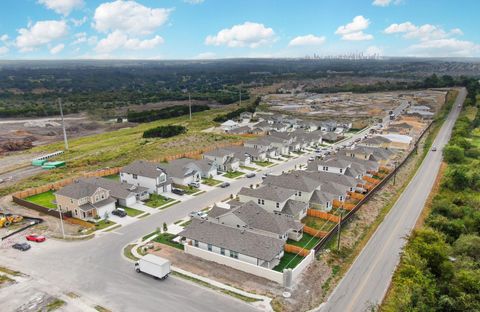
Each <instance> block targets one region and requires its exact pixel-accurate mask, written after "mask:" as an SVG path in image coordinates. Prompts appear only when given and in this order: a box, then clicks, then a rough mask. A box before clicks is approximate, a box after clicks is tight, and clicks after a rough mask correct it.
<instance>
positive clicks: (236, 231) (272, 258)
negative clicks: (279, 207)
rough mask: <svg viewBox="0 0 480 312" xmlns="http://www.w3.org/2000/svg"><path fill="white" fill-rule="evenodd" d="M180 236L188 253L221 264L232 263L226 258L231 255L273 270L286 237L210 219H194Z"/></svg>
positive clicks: (277, 262)
mask: <svg viewBox="0 0 480 312" xmlns="http://www.w3.org/2000/svg"><path fill="white" fill-rule="evenodd" d="M178 235H179V236H181V237H183V239H182V242H184V244H185V245H186V246H185V252H186V253H190V254H192V255H195V256H199V257H204V258H206V259H207V260H210V261H214V262H217V263H220V264H227V263H228V264H231V263H232V261H225V260H224V259H225V258H226V257H227V258H233V259H235V260H238V261H242V262H246V263H249V264H251V265H255V266H261V267H264V268H267V269H273V268H274V267H275V266H277V265H278V264H279V263H280V259H281V258H282V257H283V254H284V251H283V248H284V246H285V241H284V240H283V239H280V238H275V237H271V236H268V235H263V234H259V233H258V232H256V231H251V230H249V229H247V228H241V227H238V228H237V227H232V226H229V225H225V224H221V223H218V222H214V221H210V220H200V219H196V218H194V219H192V223H190V224H189V225H188V226H187V227H186V228H185V229H184V230H183V231H182V232H180V233H179V234H178ZM201 251H203V252H201ZM205 251H207V252H208V253H205ZM233 263H234V262H233ZM238 269H241V267H238Z"/></svg>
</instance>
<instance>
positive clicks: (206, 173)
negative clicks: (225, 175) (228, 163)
mask: <svg viewBox="0 0 480 312" xmlns="http://www.w3.org/2000/svg"><path fill="white" fill-rule="evenodd" d="M191 164H192V166H193V168H196V170H197V171H198V172H200V175H201V177H202V178H213V177H215V176H217V175H218V170H217V167H218V166H217V163H216V162H215V161H214V160H209V159H198V160H193V161H192V163H191Z"/></svg>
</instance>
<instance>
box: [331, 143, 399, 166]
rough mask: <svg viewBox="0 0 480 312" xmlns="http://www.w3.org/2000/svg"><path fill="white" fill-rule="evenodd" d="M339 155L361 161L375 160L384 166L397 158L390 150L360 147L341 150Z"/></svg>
mask: <svg viewBox="0 0 480 312" xmlns="http://www.w3.org/2000/svg"><path fill="white" fill-rule="evenodd" d="M338 154H339V155H346V156H349V157H355V158H359V159H366V160H373V161H376V162H378V163H379V164H380V165H382V166H386V165H389V164H390V162H391V160H392V159H394V158H395V154H394V153H393V152H392V151H391V150H389V149H386V148H374V147H365V146H358V147H356V148H354V149H345V150H340V151H339V152H338Z"/></svg>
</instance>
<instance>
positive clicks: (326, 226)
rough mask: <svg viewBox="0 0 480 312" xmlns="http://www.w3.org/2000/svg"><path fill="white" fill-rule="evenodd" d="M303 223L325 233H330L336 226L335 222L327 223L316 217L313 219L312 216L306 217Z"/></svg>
mask: <svg viewBox="0 0 480 312" xmlns="http://www.w3.org/2000/svg"><path fill="white" fill-rule="evenodd" d="M302 223H303V224H305V225H307V226H309V227H311V228H314V229H316V230H319V231H325V232H328V231H330V230H331V229H333V228H334V227H335V225H336V223H335V222H331V221H327V220H324V219H320V218H315V217H311V216H306V217H305V218H304V219H303V220H302Z"/></svg>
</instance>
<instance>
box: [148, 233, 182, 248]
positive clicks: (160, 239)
mask: <svg viewBox="0 0 480 312" xmlns="http://www.w3.org/2000/svg"><path fill="white" fill-rule="evenodd" d="M175 237H177V235H175V234H170V233H161V234H158V236H157V237H155V239H154V240H153V241H154V242H157V243H160V244H165V245H168V246H171V247H174V248H178V249H181V250H183V245H182V244H180V243H177V242H174V241H172V239H174V238H175Z"/></svg>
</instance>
